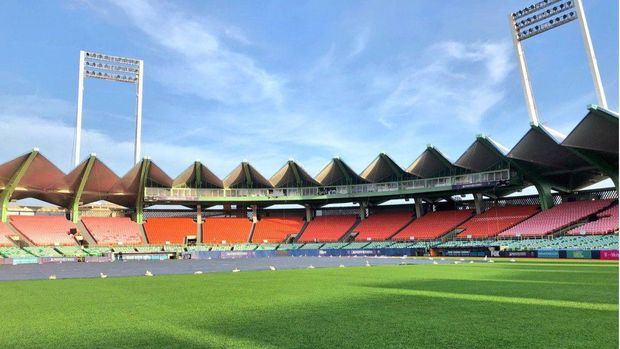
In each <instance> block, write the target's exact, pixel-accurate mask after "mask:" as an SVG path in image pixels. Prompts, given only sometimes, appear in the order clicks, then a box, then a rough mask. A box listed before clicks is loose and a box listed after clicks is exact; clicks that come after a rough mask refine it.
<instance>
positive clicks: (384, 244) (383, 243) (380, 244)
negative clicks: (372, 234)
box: [364, 241, 394, 250]
mask: <svg viewBox="0 0 620 349" xmlns="http://www.w3.org/2000/svg"><path fill="white" fill-rule="evenodd" d="M391 245H394V242H393V241H375V242H371V243H369V244H368V245H366V246H364V249H365V250H371V249H376V248H388V247H390V246H391Z"/></svg>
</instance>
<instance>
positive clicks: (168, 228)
mask: <svg viewBox="0 0 620 349" xmlns="http://www.w3.org/2000/svg"><path fill="white" fill-rule="evenodd" d="M144 231H145V233H146V239H147V240H148V242H149V244H165V243H167V242H168V243H171V244H183V243H185V238H186V237H187V236H190V235H191V236H196V222H195V221H194V219H193V218H168V217H165V218H163V217H162V218H160V217H153V218H149V219H147V220H146V222H144Z"/></svg>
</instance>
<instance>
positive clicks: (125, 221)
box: [82, 217, 145, 246]
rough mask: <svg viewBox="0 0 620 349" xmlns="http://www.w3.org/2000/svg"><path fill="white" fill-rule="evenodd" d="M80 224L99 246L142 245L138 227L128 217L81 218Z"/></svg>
mask: <svg viewBox="0 0 620 349" xmlns="http://www.w3.org/2000/svg"><path fill="white" fill-rule="evenodd" d="M82 223H83V224H84V226H85V227H86V229H87V230H88V232H89V233H90V235H91V236H92V237H93V239H95V241H96V242H97V244H99V245H106V246H112V245H142V244H144V243H145V241H142V237H141V236H140V235H141V234H140V227H139V226H138V224H137V223H136V222H133V221H132V220H131V219H129V218H128V217H82Z"/></svg>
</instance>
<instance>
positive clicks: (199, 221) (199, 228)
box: [196, 204, 202, 242]
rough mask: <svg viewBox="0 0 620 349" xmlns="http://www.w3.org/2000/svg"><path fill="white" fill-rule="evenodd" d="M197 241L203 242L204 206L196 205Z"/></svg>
mask: <svg viewBox="0 0 620 349" xmlns="http://www.w3.org/2000/svg"><path fill="white" fill-rule="evenodd" d="M196 241H197V242H202V205H200V204H198V205H196Z"/></svg>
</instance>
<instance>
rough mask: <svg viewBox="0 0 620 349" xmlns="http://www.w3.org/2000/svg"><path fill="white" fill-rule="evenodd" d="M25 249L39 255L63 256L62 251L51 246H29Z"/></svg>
mask: <svg viewBox="0 0 620 349" xmlns="http://www.w3.org/2000/svg"><path fill="white" fill-rule="evenodd" d="M24 250H25V251H26V252H28V253H30V254H31V255H33V256H37V257H62V255H61V254H60V252H58V251H56V250H55V249H54V248H53V247H50V246H28V247H24Z"/></svg>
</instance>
